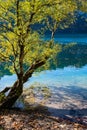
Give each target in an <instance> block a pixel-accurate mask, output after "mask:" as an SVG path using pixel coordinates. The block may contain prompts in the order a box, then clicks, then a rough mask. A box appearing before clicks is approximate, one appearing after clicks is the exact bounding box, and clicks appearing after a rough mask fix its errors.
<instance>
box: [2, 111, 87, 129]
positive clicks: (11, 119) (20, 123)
mask: <svg viewBox="0 0 87 130" xmlns="http://www.w3.org/2000/svg"><path fill="white" fill-rule="evenodd" d="M0 130H87V125H82V124H79V123H77V122H71V121H69V120H66V119H63V118H59V117H57V118H56V117H53V116H50V114H49V113H48V112H47V111H44V110H43V109H37V110H27V111H23V110H22V111H21V110H18V109H13V110H12V109H11V110H2V111H0Z"/></svg>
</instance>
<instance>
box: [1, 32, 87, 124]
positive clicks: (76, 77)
mask: <svg viewBox="0 0 87 130" xmlns="http://www.w3.org/2000/svg"><path fill="white" fill-rule="evenodd" d="M46 39H49V36H47V37H46ZM55 41H56V42H58V43H61V44H63V43H64V44H67V43H68V44H69V43H70V42H73V43H77V44H76V45H74V46H73V47H71V48H67V49H64V50H63V51H62V52H61V53H60V54H59V55H58V56H57V67H51V69H50V70H46V71H42V72H40V73H39V74H38V73H35V74H33V76H32V78H30V79H29V81H28V82H27V83H26V84H24V86H25V88H26V87H29V86H31V85H32V84H37V83H39V84H40V85H42V84H44V86H47V87H48V88H50V90H51V92H52V96H51V98H49V100H48V101H47V103H46V104H45V105H46V106H47V107H48V109H49V111H50V112H51V113H52V115H55V116H62V117H65V118H69V119H73V118H74V120H75V119H77V118H78V117H79V118H81V122H84V123H87V109H86V108H87V34H65V35H64V34H61V35H56V36H55ZM1 75H2V74H1ZM15 80H16V76H15V75H7V74H6V72H4V75H3V77H1V79H0V89H1V90H2V89H3V87H6V86H10V85H12V83H13V82H14V81H15ZM42 86H43V85H42ZM72 117H73V118H72Z"/></svg>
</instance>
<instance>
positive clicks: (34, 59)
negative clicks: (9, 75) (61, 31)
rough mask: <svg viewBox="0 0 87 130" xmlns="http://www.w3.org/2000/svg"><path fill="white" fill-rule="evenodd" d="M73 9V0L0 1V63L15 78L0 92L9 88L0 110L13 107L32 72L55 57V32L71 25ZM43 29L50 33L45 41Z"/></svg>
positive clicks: (56, 48) (74, 8)
mask: <svg viewBox="0 0 87 130" xmlns="http://www.w3.org/2000/svg"><path fill="white" fill-rule="evenodd" d="M75 10H76V4H75V2H74V0H0V61H1V62H2V63H3V62H5V63H6V65H7V67H8V68H9V70H10V71H11V72H13V73H15V74H16V75H17V80H16V81H15V82H14V83H13V86H12V87H11V88H5V89H4V90H3V91H1V92H0V93H1V94H2V93H5V92H6V91H7V90H9V89H10V90H9V92H8V95H7V96H6V97H4V99H3V101H2V102H1V103H0V108H10V107H12V106H13V104H14V103H15V101H16V100H17V99H18V98H19V96H20V95H21V94H22V91H23V84H24V83H25V82H27V80H28V79H29V78H30V77H31V76H32V74H33V72H35V71H36V70H37V69H38V68H39V67H41V66H43V65H45V64H46V63H47V62H49V61H50V59H51V58H53V57H54V56H55V55H56V53H57V52H58V51H59V47H58V45H57V44H55V43H54V41H53V37H54V34H55V31H56V29H57V28H58V27H59V26H61V27H66V26H68V24H67V23H72V22H73V19H72V17H73V15H74V11H75ZM61 23H62V24H61ZM65 23H66V24H65ZM38 25H41V27H40V28H39V29H38V27H37V29H36V30H35V26H38ZM46 30H50V32H51V34H52V36H51V38H50V40H48V41H46V40H44V32H45V31H46ZM42 34H43V36H42Z"/></svg>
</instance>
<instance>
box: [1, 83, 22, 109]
mask: <svg viewBox="0 0 87 130" xmlns="http://www.w3.org/2000/svg"><path fill="white" fill-rule="evenodd" d="M22 92H23V85H22V84H21V85H20V83H19V81H18V80H17V81H16V82H15V83H14V85H13V87H12V88H11V90H10V92H9V94H8V95H7V96H6V98H5V99H4V101H3V102H2V103H1V104H0V109H2V108H11V107H12V106H13V105H14V103H15V102H16V100H17V99H18V98H19V97H20V95H21V94H22Z"/></svg>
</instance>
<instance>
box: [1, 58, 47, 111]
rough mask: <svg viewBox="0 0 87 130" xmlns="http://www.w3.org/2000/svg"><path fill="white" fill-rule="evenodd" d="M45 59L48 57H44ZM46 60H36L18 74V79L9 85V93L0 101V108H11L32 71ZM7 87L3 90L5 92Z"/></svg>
mask: <svg viewBox="0 0 87 130" xmlns="http://www.w3.org/2000/svg"><path fill="white" fill-rule="evenodd" d="M45 59H46V60H47V59H48V57H46V58H45ZM45 62H46V61H44V60H41V61H40V60H37V61H36V62H35V63H34V64H32V66H31V67H30V68H29V69H28V70H27V71H26V72H25V74H24V75H20V76H19V79H18V80H17V81H16V82H15V83H14V85H13V86H12V87H11V90H10V92H9V94H8V95H7V96H6V98H5V99H4V100H3V102H1V103H0V109H2V108H11V107H12V106H13V105H14V103H15V102H16V100H17V99H18V98H19V97H20V95H21V94H22V92H23V84H24V83H25V82H26V81H27V80H28V79H29V78H30V77H31V76H32V74H33V72H34V71H35V70H36V69H37V68H39V67H40V66H42V65H44V64H45ZM6 90H7V89H5V90H3V91H2V92H5V91H6Z"/></svg>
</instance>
